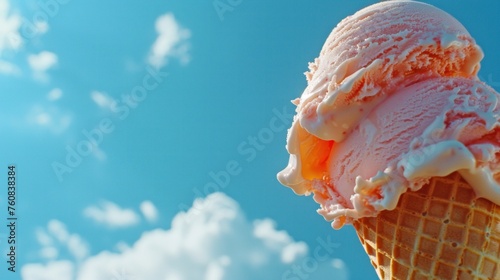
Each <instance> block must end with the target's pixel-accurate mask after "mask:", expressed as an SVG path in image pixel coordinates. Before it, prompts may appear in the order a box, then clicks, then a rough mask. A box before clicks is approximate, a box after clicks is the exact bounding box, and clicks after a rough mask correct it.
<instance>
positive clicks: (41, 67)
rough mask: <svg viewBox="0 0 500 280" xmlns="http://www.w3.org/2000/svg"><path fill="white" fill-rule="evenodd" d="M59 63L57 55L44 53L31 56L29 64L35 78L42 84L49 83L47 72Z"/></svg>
mask: <svg viewBox="0 0 500 280" xmlns="http://www.w3.org/2000/svg"><path fill="white" fill-rule="evenodd" d="M57 62H58V58H57V55H56V54H55V53H53V52H49V51H42V52H40V53H39V54H30V55H29V56H28V64H29V66H30V67H31V69H32V70H33V76H34V77H35V79H37V80H39V81H41V82H47V81H48V79H49V77H48V75H47V71H48V70H49V69H51V68H53V67H54V66H55V65H56V64H57Z"/></svg>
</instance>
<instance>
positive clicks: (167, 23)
mask: <svg viewBox="0 0 500 280" xmlns="http://www.w3.org/2000/svg"><path fill="white" fill-rule="evenodd" d="M155 27H156V32H157V33H158V37H157V38H156V41H155V42H154V43H153V46H152V47H151V50H150V52H149V56H148V63H149V64H150V65H152V66H154V67H156V68H161V67H163V66H164V65H166V64H167V62H168V58H169V57H175V58H178V59H179V60H180V61H181V63H182V64H186V63H188V62H189V59H190V57H189V53H188V51H189V44H188V41H187V40H188V39H189V37H190V36H191V32H190V31H189V29H186V28H184V27H182V26H181V25H180V24H179V23H178V22H177V21H176V19H175V17H174V15H173V14H172V13H166V14H164V15H161V16H160V17H159V18H158V19H157V20H156V24H155Z"/></svg>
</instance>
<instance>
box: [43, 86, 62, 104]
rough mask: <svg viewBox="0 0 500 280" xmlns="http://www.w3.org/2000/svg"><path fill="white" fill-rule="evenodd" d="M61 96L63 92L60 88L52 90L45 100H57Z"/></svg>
mask: <svg viewBox="0 0 500 280" xmlns="http://www.w3.org/2000/svg"><path fill="white" fill-rule="evenodd" d="M62 96H63V92H62V90H61V89H60V88H54V89H52V90H51V91H49V93H48V94H47V99H48V100H50V101H56V100H59V99H60V98H61V97H62Z"/></svg>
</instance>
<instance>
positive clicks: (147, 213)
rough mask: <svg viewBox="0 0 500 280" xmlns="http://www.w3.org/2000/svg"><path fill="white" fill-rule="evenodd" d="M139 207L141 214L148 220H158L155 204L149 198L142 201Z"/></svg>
mask: <svg viewBox="0 0 500 280" xmlns="http://www.w3.org/2000/svg"><path fill="white" fill-rule="evenodd" d="M140 209H141V212H142V215H143V216H144V217H145V218H146V220H148V221H149V222H156V221H157V220H158V209H156V206H155V205H154V204H153V202H151V201H149V200H145V201H143V202H142V203H141V205H140Z"/></svg>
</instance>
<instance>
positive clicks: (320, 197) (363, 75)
mask: <svg viewBox="0 0 500 280" xmlns="http://www.w3.org/2000/svg"><path fill="white" fill-rule="evenodd" d="M482 57H483V54H482V51H481V49H480V48H479V47H478V46H477V45H476V44H475V42H474V40H473V39H472V38H471V36H470V35H469V33H468V32H467V30H466V29H465V28H464V27H463V26H462V25H461V24H460V23H459V22H458V21H457V20H455V19H454V18H453V17H451V16H450V15H448V14H447V13H445V12H443V11H441V10H439V9H437V8H435V7H433V6H430V5H427V4H423V3H420V2H414V1H388V2H383V3H379V4H375V5H373V6H370V7H368V8H365V9H363V10H361V11H359V12H357V13H356V14H355V15H353V16H351V17H348V18H346V19H344V20H343V21H342V22H341V23H340V24H339V25H338V26H337V27H336V28H335V29H334V30H333V31H332V33H331V34H330V36H329V37H328V39H327V41H326V43H325V45H324V46H323V49H322V51H321V53H320V56H319V58H317V59H316V60H315V62H314V63H312V64H311V65H310V69H311V71H310V72H309V73H307V74H306V75H307V80H308V87H307V88H306V90H305V91H304V93H303V94H302V96H301V98H300V99H297V100H295V101H294V102H295V104H296V105H297V115H296V116H295V119H294V123H293V125H292V128H291V129H290V130H289V134H288V142H287V149H288V152H289V153H290V161H289V164H288V166H287V168H286V169H284V170H283V171H281V172H280V173H279V174H278V179H279V181H280V182H281V183H282V184H284V185H287V186H290V187H291V188H292V189H293V190H294V191H295V192H296V193H297V194H309V193H314V199H315V200H316V201H317V202H318V203H319V204H320V205H321V208H320V210H318V212H319V213H320V214H322V215H323V216H324V217H325V218H326V219H328V220H332V221H333V222H332V225H333V227H334V228H340V227H341V226H342V225H343V224H344V223H346V222H347V223H349V222H351V221H352V220H353V219H357V218H361V217H367V216H375V215H377V213H378V212H380V211H382V210H391V209H394V208H395V207H396V205H397V202H398V199H399V197H400V195H401V194H402V193H404V192H405V191H415V190H418V189H419V188H420V187H422V186H423V185H424V184H425V183H426V182H428V180H429V179H430V178H431V177H434V176H445V175H448V174H450V173H452V172H454V171H459V172H460V173H461V175H462V176H463V177H464V178H465V179H466V180H467V181H468V182H469V183H470V184H471V185H472V186H473V188H474V190H475V192H476V194H477V195H478V196H482V197H486V198H488V199H490V200H492V201H493V202H495V203H496V204H500V184H499V180H500V105H499V99H500V96H499V94H498V93H496V92H495V91H494V90H493V89H491V88H490V87H488V86H487V85H485V84H484V83H482V82H480V81H479V80H478V79H477V72H478V71H479V67H480V66H479V62H480V60H481V59H482Z"/></svg>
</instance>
